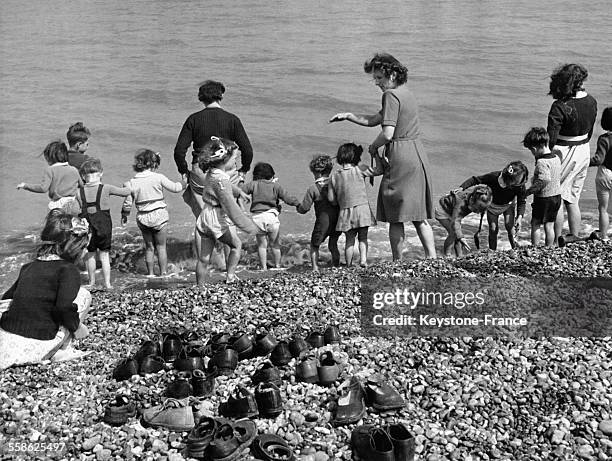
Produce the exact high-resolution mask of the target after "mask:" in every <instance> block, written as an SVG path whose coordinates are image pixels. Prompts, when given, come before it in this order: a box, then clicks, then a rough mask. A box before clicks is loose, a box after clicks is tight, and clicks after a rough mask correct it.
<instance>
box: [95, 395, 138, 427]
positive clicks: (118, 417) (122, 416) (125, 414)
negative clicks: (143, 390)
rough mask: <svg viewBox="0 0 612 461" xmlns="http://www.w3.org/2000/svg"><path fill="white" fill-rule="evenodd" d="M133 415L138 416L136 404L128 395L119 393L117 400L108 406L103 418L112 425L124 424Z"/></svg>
mask: <svg viewBox="0 0 612 461" xmlns="http://www.w3.org/2000/svg"><path fill="white" fill-rule="evenodd" d="M133 416H136V406H135V405H134V404H133V403H130V401H129V400H128V398H127V397H126V396H124V395H118V396H117V397H115V401H114V402H111V403H110V404H109V405H108V406H107V407H106V410H105V411H104V418H103V420H104V422H105V423H106V424H110V425H111V426H122V425H123V424H125V423H127V421H128V419H129V418H132V417H133Z"/></svg>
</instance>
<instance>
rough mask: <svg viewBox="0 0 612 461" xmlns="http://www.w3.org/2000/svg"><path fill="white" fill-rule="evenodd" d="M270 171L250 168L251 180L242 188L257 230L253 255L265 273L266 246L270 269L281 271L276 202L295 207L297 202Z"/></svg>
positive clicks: (263, 165) (260, 165)
mask: <svg viewBox="0 0 612 461" xmlns="http://www.w3.org/2000/svg"><path fill="white" fill-rule="evenodd" d="M274 175H275V173H274V168H272V165H270V164H269V163H264V162H259V163H257V164H256V165H255V167H254V168H253V180H252V181H249V182H246V183H244V184H243V185H242V190H243V191H244V192H245V193H246V194H247V195H250V196H251V218H252V219H253V222H254V223H255V224H256V225H257V227H258V228H259V232H258V234H257V253H258V255H259V262H260V263H261V268H262V270H264V271H265V270H267V269H268V262H267V260H268V254H267V253H268V251H267V250H268V244H270V247H271V248H272V256H273V257H274V269H280V268H281V248H280V220H279V219H278V216H279V214H280V201H281V200H282V201H283V202H285V203H286V204H287V205H291V206H297V205H298V204H299V203H300V202H299V201H298V199H297V198H295V197H293V196H292V195H289V194H288V193H287V192H286V191H285V189H284V188H283V187H282V186H281V185H279V184H278V182H277V178H275V177H274Z"/></svg>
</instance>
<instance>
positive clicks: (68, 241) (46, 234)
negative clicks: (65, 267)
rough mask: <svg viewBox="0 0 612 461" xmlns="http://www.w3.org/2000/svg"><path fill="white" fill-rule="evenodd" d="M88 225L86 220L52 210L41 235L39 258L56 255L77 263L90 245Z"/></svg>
mask: <svg viewBox="0 0 612 461" xmlns="http://www.w3.org/2000/svg"><path fill="white" fill-rule="evenodd" d="M86 223H87V221H86V220H84V219H79V218H75V217H74V216H73V215H71V214H68V213H65V212H64V211H62V210H59V209H55V210H51V211H50V212H49V214H48V215H47V218H46V219H45V225H44V227H43V230H42V232H41V234H40V239H41V240H42V243H41V244H40V246H39V247H38V250H37V256H38V257H41V256H49V255H56V256H59V257H60V258H62V259H64V260H66V261H69V262H72V263H73V262H75V261H76V260H77V259H78V258H79V256H81V254H82V253H83V250H84V249H85V248H87V245H88V244H89V227H88V226H87V225H86ZM75 224H76V225H77V227H75Z"/></svg>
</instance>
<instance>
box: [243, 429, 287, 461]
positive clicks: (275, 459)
mask: <svg viewBox="0 0 612 461" xmlns="http://www.w3.org/2000/svg"><path fill="white" fill-rule="evenodd" d="M251 454H252V455H253V456H254V457H255V458H257V459H261V460H264V461H281V460H282V461H294V460H295V456H294V454H293V450H291V448H289V445H288V444H287V442H285V440H284V439H283V438H282V437H279V436H278V435H275V434H262V435H259V436H257V437H255V440H254V441H253V443H252V444H251Z"/></svg>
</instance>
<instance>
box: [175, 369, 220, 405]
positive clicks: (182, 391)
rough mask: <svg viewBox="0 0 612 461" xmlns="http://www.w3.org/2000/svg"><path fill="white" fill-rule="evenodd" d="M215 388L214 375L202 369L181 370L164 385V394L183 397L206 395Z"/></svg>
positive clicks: (177, 397) (176, 397) (178, 397)
mask: <svg viewBox="0 0 612 461" xmlns="http://www.w3.org/2000/svg"><path fill="white" fill-rule="evenodd" d="M214 389H215V375H214V374H212V373H211V374H206V373H204V372H203V371H202V370H198V369H196V370H193V371H191V372H189V371H181V372H179V373H178V375H177V376H176V378H175V379H174V380H173V381H171V382H170V383H169V384H168V386H167V387H166V396H168V397H172V398H175V399H184V398H186V397H189V396H190V395H193V396H196V397H207V396H209V395H210V394H212V393H213V391H214Z"/></svg>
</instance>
